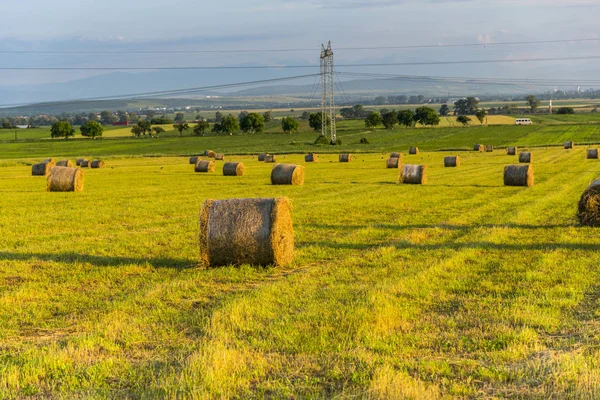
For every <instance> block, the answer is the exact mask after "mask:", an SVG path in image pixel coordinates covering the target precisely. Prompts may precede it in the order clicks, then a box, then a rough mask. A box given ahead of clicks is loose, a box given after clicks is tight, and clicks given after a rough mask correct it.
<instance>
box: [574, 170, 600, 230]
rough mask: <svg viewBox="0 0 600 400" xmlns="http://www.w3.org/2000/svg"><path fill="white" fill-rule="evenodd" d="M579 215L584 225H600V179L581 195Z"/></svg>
mask: <svg viewBox="0 0 600 400" xmlns="http://www.w3.org/2000/svg"><path fill="white" fill-rule="evenodd" d="M577 216H578V217H579V222H581V224H582V225H586V226H600V179H599V180H596V181H594V182H593V183H592V184H591V185H590V186H588V188H587V189H585V191H584V192H583V194H582V195H581V199H579V206H578V208H577Z"/></svg>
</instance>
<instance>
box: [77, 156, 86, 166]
mask: <svg viewBox="0 0 600 400" xmlns="http://www.w3.org/2000/svg"><path fill="white" fill-rule="evenodd" d="M83 160H85V158H78V159H77V160H75V165H77V166H78V167H79V166H80V165H81V162H82V161H83Z"/></svg>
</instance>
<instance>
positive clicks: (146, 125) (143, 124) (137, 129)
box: [131, 119, 152, 137]
mask: <svg viewBox="0 0 600 400" xmlns="http://www.w3.org/2000/svg"><path fill="white" fill-rule="evenodd" d="M151 130H152V123H151V122H150V121H148V120H147V119H142V120H139V121H138V123H137V125H135V126H134V127H133V128H131V133H133V134H134V135H135V136H137V137H139V136H140V135H144V136H146V133H150V131H151Z"/></svg>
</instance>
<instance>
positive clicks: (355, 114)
mask: <svg viewBox="0 0 600 400" xmlns="http://www.w3.org/2000/svg"><path fill="white" fill-rule="evenodd" d="M340 114H341V115H342V117H344V118H345V119H361V118H363V117H364V116H365V109H364V107H363V106H362V105H360V104H357V105H355V106H353V107H345V108H342V109H341V110H340Z"/></svg>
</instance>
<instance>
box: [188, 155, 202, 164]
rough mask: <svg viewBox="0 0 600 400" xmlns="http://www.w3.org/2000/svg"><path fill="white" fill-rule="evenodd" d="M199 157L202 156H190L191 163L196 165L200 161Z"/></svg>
mask: <svg viewBox="0 0 600 400" xmlns="http://www.w3.org/2000/svg"><path fill="white" fill-rule="evenodd" d="M198 158H200V157H198V156H193V157H190V164H194V165H196V163H197V162H198Z"/></svg>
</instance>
